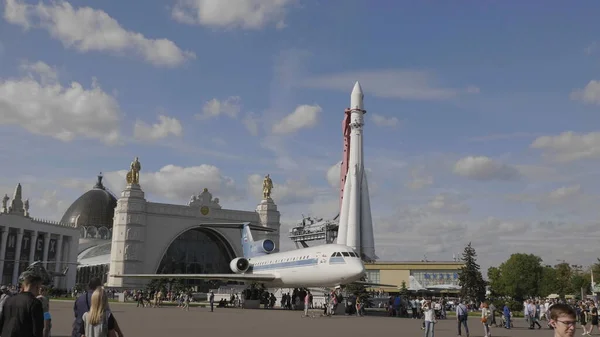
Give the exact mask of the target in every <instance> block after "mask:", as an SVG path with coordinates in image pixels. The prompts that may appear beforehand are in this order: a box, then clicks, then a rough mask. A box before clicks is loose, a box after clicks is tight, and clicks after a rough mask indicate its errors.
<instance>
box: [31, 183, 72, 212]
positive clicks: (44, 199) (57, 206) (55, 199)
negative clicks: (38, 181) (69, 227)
mask: <svg viewBox="0 0 600 337" xmlns="http://www.w3.org/2000/svg"><path fill="white" fill-rule="evenodd" d="M69 205H70V203H69V202H68V201H66V200H63V199H62V198H61V197H60V196H59V194H58V191H56V190H53V191H44V193H43V194H42V195H41V197H39V198H34V199H33V200H31V208H30V210H29V212H30V214H31V216H33V217H41V216H45V217H48V218H49V219H60V218H61V216H62V215H63V214H64V213H65V211H66V210H67V207H69ZM38 207H39V208H40V209H38Z"/></svg>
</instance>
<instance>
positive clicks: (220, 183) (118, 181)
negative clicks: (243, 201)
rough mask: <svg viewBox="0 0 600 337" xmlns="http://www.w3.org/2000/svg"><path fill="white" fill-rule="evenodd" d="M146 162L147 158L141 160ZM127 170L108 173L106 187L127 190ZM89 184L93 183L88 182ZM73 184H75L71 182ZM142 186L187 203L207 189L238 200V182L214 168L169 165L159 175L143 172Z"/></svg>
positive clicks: (117, 190) (146, 189) (155, 193)
mask: <svg viewBox="0 0 600 337" xmlns="http://www.w3.org/2000/svg"><path fill="white" fill-rule="evenodd" d="M140 161H142V165H144V163H143V158H140ZM126 175H127V170H120V171H112V172H105V173H104V177H105V178H104V182H105V185H106V186H107V187H108V188H109V189H110V190H112V191H113V192H115V193H118V192H119V191H121V190H123V189H124V188H125V185H126V181H125V177H126ZM87 183H88V184H89V181H87ZM71 184H72V185H73V184H74V183H73V182H71ZM140 186H141V187H142V189H143V190H144V192H146V193H150V194H152V195H155V196H160V197H163V198H167V199H171V200H176V201H179V202H186V201H188V200H189V199H190V197H191V196H192V195H193V194H196V195H197V194H198V193H200V192H202V190H203V189H204V188H208V190H209V191H210V192H211V193H212V194H213V196H214V197H217V198H220V199H221V200H227V199H237V194H238V193H239V192H238V191H237V190H236V186H235V181H234V180H233V178H231V177H228V176H225V175H224V174H223V173H222V172H221V170H220V169H219V168H217V167H216V166H213V165H199V166H189V167H181V166H176V165H166V166H164V167H162V168H161V169H160V170H158V171H157V172H148V171H144V167H143V166H142V171H141V172H140Z"/></svg>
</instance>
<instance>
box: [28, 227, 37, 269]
mask: <svg viewBox="0 0 600 337" xmlns="http://www.w3.org/2000/svg"><path fill="white" fill-rule="evenodd" d="M37 236H38V232H37V231H33V232H31V237H30V239H29V244H30V245H31V246H29V264H32V263H34V262H35V261H33V259H34V258H35V249H36V248H37Z"/></svg>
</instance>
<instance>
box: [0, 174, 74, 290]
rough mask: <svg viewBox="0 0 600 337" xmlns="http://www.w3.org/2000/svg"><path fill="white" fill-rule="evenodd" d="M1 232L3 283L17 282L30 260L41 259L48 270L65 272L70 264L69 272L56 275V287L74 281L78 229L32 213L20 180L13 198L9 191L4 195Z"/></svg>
mask: <svg viewBox="0 0 600 337" xmlns="http://www.w3.org/2000/svg"><path fill="white" fill-rule="evenodd" d="M9 201H10V206H9ZM0 233H1V235H0V277H1V280H0V284H2V285H16V284H18V279H19V275H20V274H21V273H22V272H23V271H24V270H25V268H27V266H28V265H29V264H31V263H33V262H35V261H42V263H43V264H44V267H45V268H46V269H47V270H49V271H54V272H63V271H64V269H66V268H67V267H69V268H68V271H67V274H66V276H64V277H56V278H55V279H54V282H53V284H54V287H55V288H59V289H71V288H72V287H73V286H74V285H75V276H76V264H77V249H78V245H79V230H78V229H77V228H75V227H74V226H71V225H69V224H64V223H61V222H51V221H46V220H41V219H35V218H32V217H30V215H29V200H28V199H27V200H25V201H23V199H22V191H21V184H18V185H17V187H16V188H15V192H14V194H13V197H12V199H11V198H9V197H8V195H7V194H5V195H4V198H2V208H1V209H0Z"/></svg>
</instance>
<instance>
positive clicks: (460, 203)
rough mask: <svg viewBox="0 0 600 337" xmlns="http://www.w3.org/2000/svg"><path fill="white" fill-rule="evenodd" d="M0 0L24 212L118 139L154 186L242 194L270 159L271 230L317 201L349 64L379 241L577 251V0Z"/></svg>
mask: <svg viewBox="0 0 600 337" xmlns="http://www.w3.org/2000/svg"><path fill="white" fill-rule="evenodd" d="M1 1H2V8H1V11H2V18H1V19H0V163H1V166H0V172H1V174H0V193H1V194H4V193H7V194H8V195H9V196H12V193H13V191H14V188H15V185H16V184H17V183H21V184H22V185H23V195H24V197H25V198H29V199H30V201H31V209H30V213H31V215H32V216H34V217H40V218H45V219H51V220H59V219H60V218H61V216H62V214H63V213H64V211H65V210H66V208H67V207H68V206H69V205H70V204H71V203H72V202H73V201H74V200H75V199H77V197H78V196H80V195H81V194H82V193H83V192H85V191H87V190H89V189H90V188H92V187H93V185H94V184H95V181H96V176H97V174H98V173H99V172H103V175H104V180H105V184H106V185H107V186H108V187H109V189H110V190H111V191H113V192H114V193H116V194H119V192H120V191H121V190H122V189H123V188H124V186H125V178H124V176H125V173H126V170H127V169H128V168H129V164H130V162H131V161H132V160H133V158H134V157H136V156H138V157H139V158H140V159H139V160H140V162H141V163H142V172H141V186H142V189H143V190H144V191H145V192H146V197H147V199H148V200H149V201H155V202H167V203H175V204H185V203H187V201H189V200H190V197H191V196H192V195H193V194H198V193H200V192H201V191H202V189H203V188H208V189H209V190H210V191H211V192H212V194H213V196H214V197H218V198H219V199H220V202H221V205H222V206H223V207H224V208H228V209H244V210H254V209H255V208H256V205H257V204H258V203H259V202H260V199H261V198H262V195H261V184H262V179H263V176H264V175H266V174H270V175H271V177H272V179H273V182H274V184H275V188H274V190H273V199H274V201H275V202H276V203H277V205H278V207H279V210H280V212H281V217H282V230H281V233H282V239H281V245H282V248H283V249H287V248H292V247H293V244H292V243H291V241H290V240H288V239H287V237H286V235H287V233H288V231H289V229H290V228H291V226H292V225H293V224H295V223H296V222H297V221H299V220H301V218H302V216H303V215H313V216H318V217H323V218H333V217H334V216H336V215H337V214H338V212H339V200H338V198H339V193H338V189H339V162H340V161H341V157H342V131H341V122H342V119H343V116H344V109H345V108H347V107H348V106H349V104H350V92H351V90H352V87H353V85H354V82H355V81H360V83H361V85H362V88H363V91H364V93H365V109H366V110H367V114H366V116H365V118H366V125H365V129H364V136H365V138H364V147H365V166H366V169H367V170H368V178H369V185H370V193H371V207H372V213H373V220H374V230H375V242H376V250H377V255H378V256H379V257H380V258H381V259H382V260H395V261H402V260H421V259H428V260H451V259H452V256H453V254H458V253H460V252H462V250H463V248H464V246H465V245H466V244H468V243H469V242H472V245H473V247H474V248H475V249H476V251H477V252H478V254H479V262H480V264H481V265H482V267H483V268H484V269H486V268H487V267H489V266H492V265H498V264H499V263H501V262H503V261H504V260H506V259H507V258H508V257H509V256H510V254H511V253H533V254H537V255H539V256H540V257H542V258H543V260H544V263H545V264H556V263H557V261H559V260H561V261H562V260H567V261H569V262H571V263H573V264H582V265H589V264H591V263H593V262H595V261H596V258H597V257H598V253H597V249H596V247H597V244H598V240H599V239H600V226H598V219H599V215H600V208H599V207H598V206H597V205H599V204H600V194H599V191H600V181H599V179H598V175H599V173H597V172H596V171H595V170H596V169H597V168H598V167H599V166H598V164H599V161H600V127H599V126H598V125H600V33H598V32H600V21H598V20H597V15H596V13H597V12H598V10H600V3H598V2H595V1H579V2H577V4H575V5H573V4H567V3H564V2H561V1H555V0H549V1H545V2H544V6H543V7H542V6H540V2H537V1H529V2H521V1H502V2H492V1H462V2H460V3H456V2H448V3H444V2H437V1H435V2H434V1H387V0H377V1H359V0H346V1H343V2H342V1H301V0H231V1H226V0H172V1H156V0H147V1H145V2H144V6H142V7H140V6H139V4H137V3H136V4H134V3H133V2H127V1H116V0H106V1H101V2H88V1H70V2H67V1H61V0H56V1H43V2H35V1H25V0H1ZM90 6H92V7H90Z"/></svg>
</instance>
